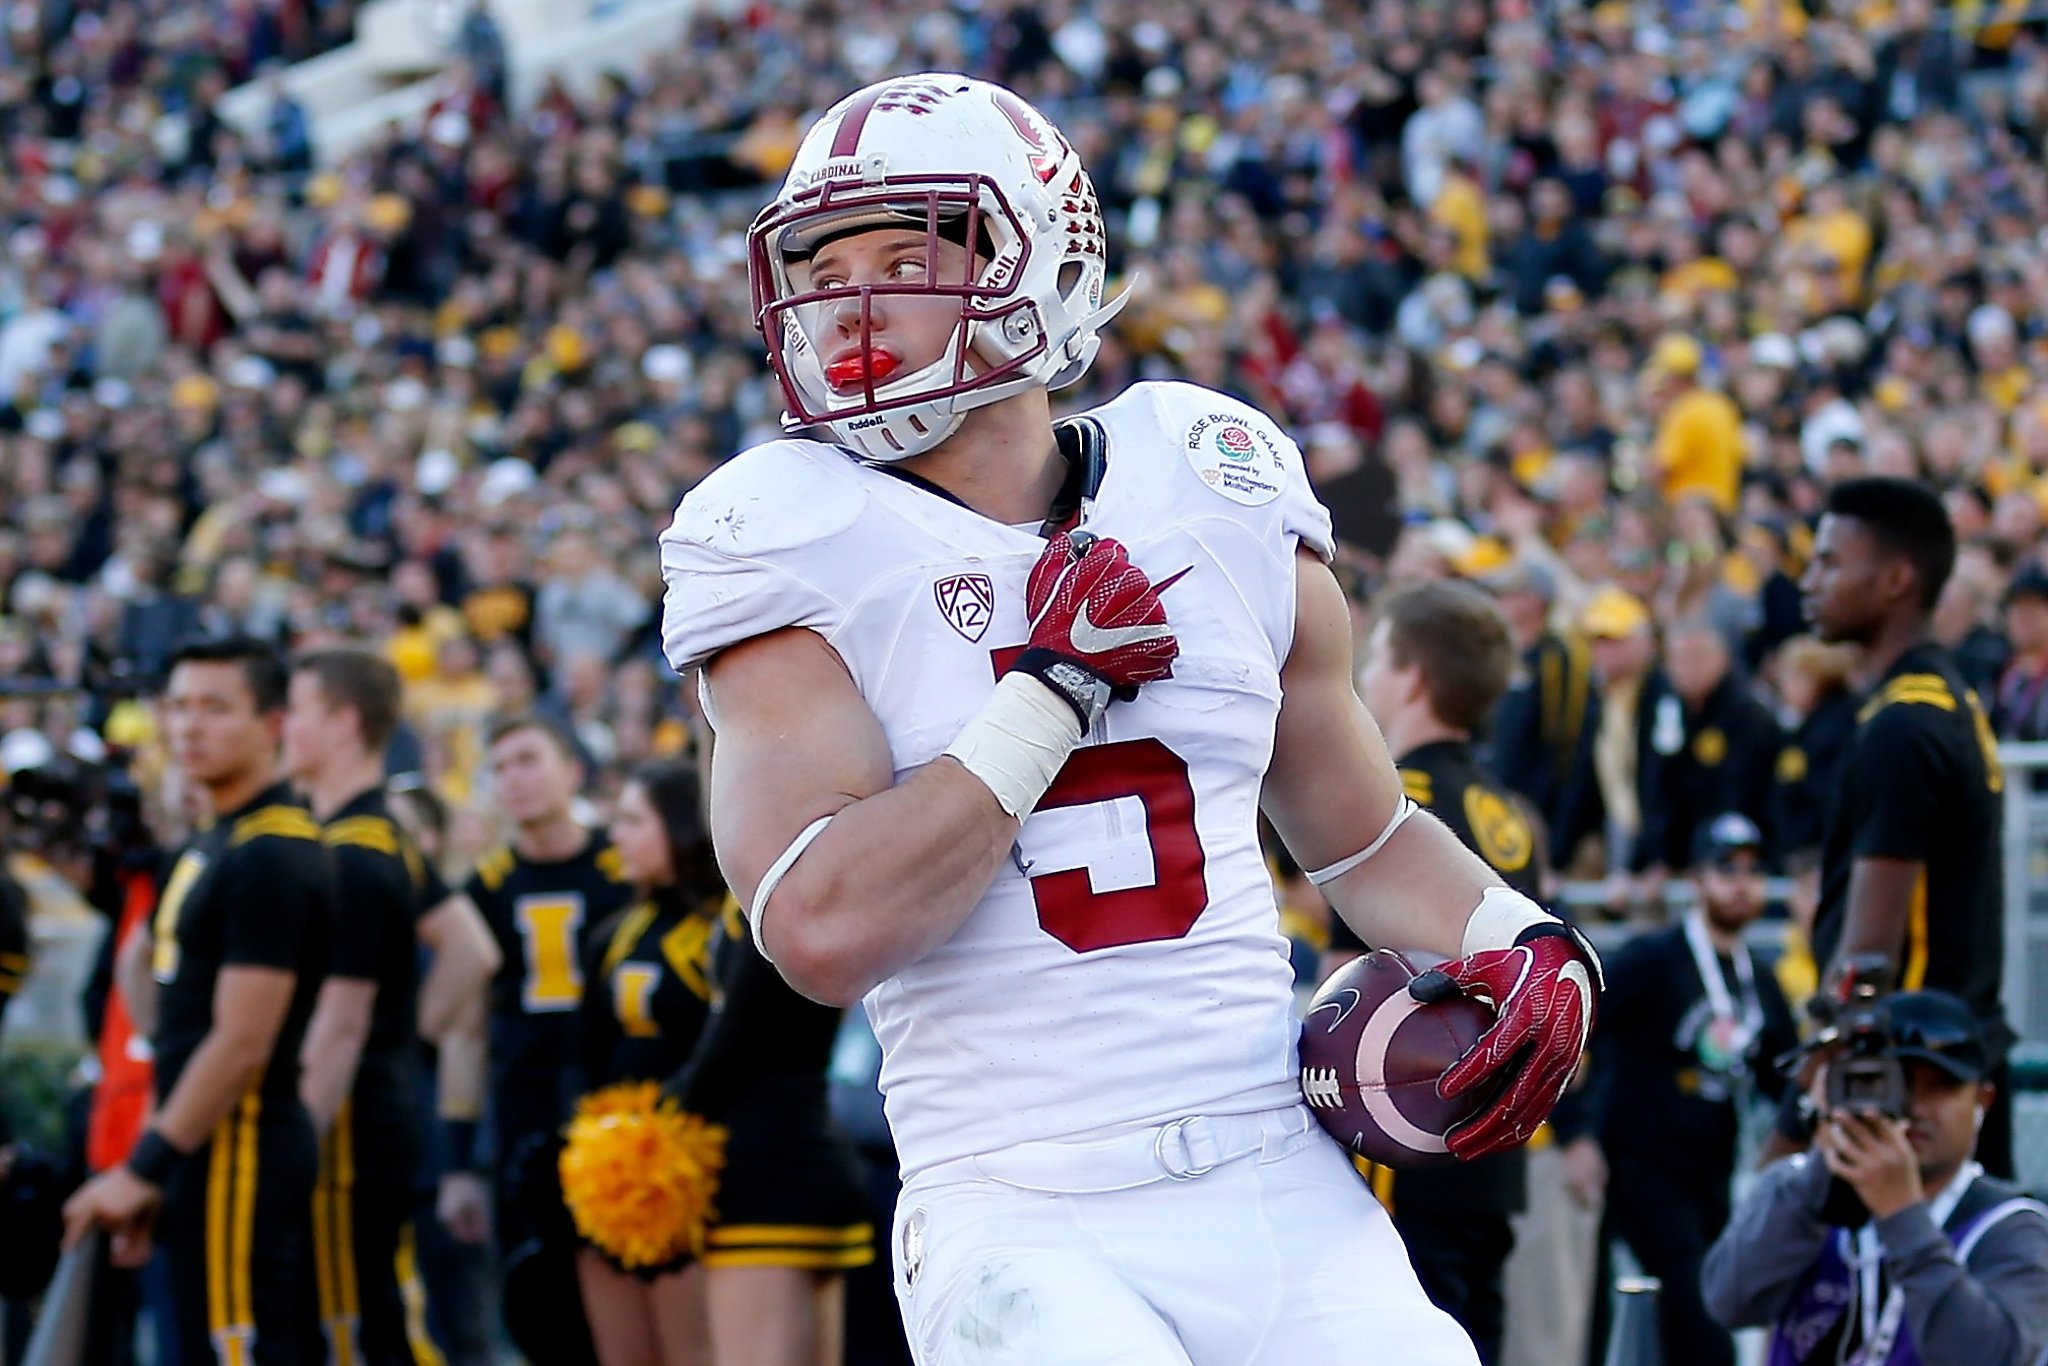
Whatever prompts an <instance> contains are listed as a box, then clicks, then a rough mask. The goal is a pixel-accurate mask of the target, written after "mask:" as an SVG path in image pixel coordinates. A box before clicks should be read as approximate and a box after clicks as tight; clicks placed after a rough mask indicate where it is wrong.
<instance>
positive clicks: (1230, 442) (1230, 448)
mask: <svg viewBox="0 0 2048 1366" xmlns="http://www.w3.org/2000/svg"><path fill="white" fill-rule="evenodd" d="M1216 449H1217V450H1219V451H1221V452H1223V458H1224V459H1225V460H1234V461H1236V462H1237V463H1238V464H1240V465H1242V464H1244V463H1245V462H1246V461H1248V460H1250V459H1251V458H1252V457H1253V456H1254V455H1256V454H1258V452H1257V450H1256V449H1255V448H1254V447H1253V446H1252V434H1251V433H1250V432H1248V431H1246V430H1245V429H1244V428H1242V427H1240V426H1238V425H1237V424H1236V423H1235V422H1226V423H1224V424H1223V425H1222V426H1220V427H1218V428H1217V429H1216Z"/></svg>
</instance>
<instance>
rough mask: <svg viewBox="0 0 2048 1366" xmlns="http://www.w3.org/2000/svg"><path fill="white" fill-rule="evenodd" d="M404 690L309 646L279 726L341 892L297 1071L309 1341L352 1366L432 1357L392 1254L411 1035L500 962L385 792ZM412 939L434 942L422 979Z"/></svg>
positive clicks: (417, 1297) (405, 1174) (363, 657)
mask: <svg viewBox="0 0 2048 1366" xmlns="http://www.w3.org/2000/svg"><path fill="white" fill-rule="evenodd" d="M400 691H401V689H400V684H399V679H398V672H397V670H396V669H394V668H392V666H391V664H390V662H389V661H387V660H385V659H384V658H383V657H382V656H380V655H376V654H372V653H370V652H369V651H367V650H358V649H330V650H321V651H316V652H314V653H312V654H309V655H306V656H304V657H303V658H301V659H299V660H297V661H296V662H295V663H294V664H293V666H292V679H291V687H290V691H289V694H288V699H289V700H288V704H287V706H286V709H285V724H284V755H285V766H286V768H287V769H288V770H289V772H290V773H291V775H292V778H293V779H294V780H295V781H296V782H297V783H298V784H299V787H300V789H301V791H303V792H304V793H305V795H306V797H307V799H308V800H309V801H310V802H311V803H312V807H313V814H314V816H315V817H316V818H317V819H319V821H320V822H321V824H322V825H323V826H324V828H325V833H326V841H327V846H328V849H329V850H330V851H331V855H332V858H333V862H334V877H335V891H336V898H337V902H338V907H337V909H338V916H337V923H336V926H335V936H334V947H333V951H332V953H331V954H330V956H329V960H328V975H327V980H326V982H325V983H324V984H323V985H322V986H321V988H320V996H319V1002H318V1004H317V1005H316V1006H315V1008H314V1011H313V1019H312V1023H311V1024H310V1025H309V1026H308V1028H307V1031H306V1045H305V1053H304V1056H303V1062H304V1075H303V1077H302V1079H301V1082H300V1094H301V1095H302V1096H303V1098H304V1100H305V1102H306V1108H307V1109H308V1110H309V1111H311V1113H312V1116H313V1124H314V1128H315V1131H316V1132H318V1133H319V1134H320V1135H321V1153H320V1177H319V1184H318V1186H317V1187H316V1189H315V1191H314V1196H313V1207H312V1220H313V1273H314V1275H313V1281H314V1287H315V1295H316V1299H317V1302H318V1306H319V1316H318V1325H319V1331H320V1332H323V1333H324V1334H325V1340H324V1344H322V1345H321V1347H320V1348H319V1349H318V1350H324V1352H325V1353H326V1355H327V1356H328V1357H329V1358H330V1359H331V1360H333V1361H336V1362H354V1363H362V1366H410V1363H414V1362H425V1361H432V1360H436V1359H437V1354H436V1353H435V1352H434V1349H433V1346H432V1342H431V1340H430V1339H429V1337H428V1336H427V1332H426V1325H425V1317H424V1314H425V1300H424V1292H423V1291H421V1290H420V1288H419V1282H418V1279H417V1276H416V1275H415V1276H411V1277H409V1278H406V1279H405V1280H404V1281H403V1283H402V1280H401V1274H400V1265H401V1261H402V1260H403V1261H405V1262H408V1263H410V1262H411V1261H412V1260H413V1259H412V1258H411V1257H409V1256H404V1257H402V1249H405V1248H409V1247H410V1246H411V1245H412V1239H411V1227H410V1214H411V1211H412V1208H413V1205H414V1204H415V1195H414V1185H415V1182H416V1179H417V1174H418V1172H419V1169H420V1164H421V1161H422V1158H423V1151H422V1150H423V1148H424V1145H425V1141H426V1134H425V1132H424V1128H423V1125H424V1123H425V1121H424V1119H423V1117H422V1116H421V1115H420V1114H419V1112H418V1111H419V1106H418V1102H417V1097H418V1095H419V1091H420V1081H421V1069H422V1066H423V1064H422V1060H421V1056H420V1050H419V1048H418V1045H417V1042H416V1036H417V1035H424V1036H425V1037H427V1038H429V1039H432V1040H434V1041H435V1042H437V1043H438V1042H440V1041H441V1040H442V1039H443V1038H444V1037H445V1036H446V1035H447V1033H448V1031H449V1029H450V1027H451V1025H452V1024H453V1023H454V1022H455V1021H457V1020H458V1019H460V1018H461V1017H462V1014H463V1011H462V1007H463V1003H464V1002H465V1001H469V1000H473V999H480V998H481V997H482V994H483V990H484V985H485V983H486V982H488V981H489V980H490V977H491V974H492V973H493V972H495V971H497V967H498V948H497V945H496V944H495V943H494V942H493V941H492V939H491V932H490V930H489V928H488V927H486V926H485V924H484V922H483V917H482V916H481V915H480V914H479V913H478V911H477V909H476V907H475V906H473V905H472V904H470V901H469V898H468V897H466V896H463V895H461V894H460V893H450V892H449V890H448V887H447V885H446V884H445V883H443V882H442V881H441V878H440V875H439V874H438V873H436V872H435V871H434V869H433V868H432V867H431V866H429V865H428V864H427V862H426V860H425V859H424V858H422V857H421V855H420V852H419V849H418V848H417V846H415V845H414V844H413V842H412V840H411V838H410V837H409V836H407V835H406V834H405V833H404V832H403V831H402V830H400V829H399V827H398V826H397V824H396V823H395V822H394V821H393V820H392V816H391V812H390V810H389V808H388V807H387V806H386V805H385V801H384V749H385V746H386V745H387V744H389V743H390V740H391V734H392V732H393V731H394V730H395V729H396V728H397V725H398V711H399V701H400ZM422 946H423V947H425V948H426V949H428V950H429V951H430V952H431V953H432V954H433V966H432V967H431V968H430V969H429V970H428V972H427V975H426V979H425V981H424V982H422V981H421V980H420V976H419V970H418V964H419V948H420V947H422ZM308 1330H309V1333H310V1332H312V1331H313V1326H312V1325H310V1324H309V1325H308ZM312 1340H313V1341H315V1342H318V1341H319V1339H318V1338H317V1337H316V1338H313V1339H312Z"/></svg>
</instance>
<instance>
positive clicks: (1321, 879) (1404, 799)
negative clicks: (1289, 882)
mask: <svg viewBox="0 0 2048 1366" xmlns="http://www.w3.org/2000/svg"><path fill="white" fill-rule="evenodd" d="M1421 809H1422V808H1421V807H1419V806H1417V805H1416V804H1415V799H1414V798H1413V797H1410V796H1409V795H1408V794H1407V793H1405V792H1404V793H1402V794H1401V802H1400V805H1398V806H1396V807H1395V808H1394V814H1393V815H1391V816H1389V817H1387V828H1386V829H1384V830H1382V831H1380V833H1379V838H1378V839H1375V840H1374V841H1373V842H1372V843H1371V844H1368V845H1366V846H1365V848H1363V849H1361V850H1359V851H1358V852H1357V853H1355V854H1353V855H1352V856H1351V857H1350V858H1345V859H1339V860H1337V861H1336V862H1335V863H1333V864H1331V865H1330V866H1329V867H1327V868H1318V869H1316V870H1315V871H1314V872H1312V873H1310V874H1308V880H1309V881H1310V882H1313V883H1314V884H1315V885H1316V886H1318V887H1320V886H1322V885H1323V884H1324V883H1326V882H1335V881H1336V880H1337V879H1338V878H1340V877H1343V876H1344V875H1345V874H1346V873H1348V872H1350V871H1351V870H1352V869H1353V868H1356V867H1357V866H1358V865H1359V864H1361V863H1364V862H1365V861H1366V860H1367V859H1369V858H1371V857H1372V856H1373V855H1374V854H1377V853H1378V852H1379V851H1380V850H1381V849H1383V848H1384V847H1386V843H1387V841H1388V840H1390V839H1392V838H1393V837H1394V832H1395V831H1396V830H1399V829H1400V828H1401V827H1402V825H1403V824H1405V823H1406V822H1407V820H1408V818H1409V817H1410V816H1412V815H1414V814H1415V813H1416V812H1417V811H1420V810H1421Z"/></svg>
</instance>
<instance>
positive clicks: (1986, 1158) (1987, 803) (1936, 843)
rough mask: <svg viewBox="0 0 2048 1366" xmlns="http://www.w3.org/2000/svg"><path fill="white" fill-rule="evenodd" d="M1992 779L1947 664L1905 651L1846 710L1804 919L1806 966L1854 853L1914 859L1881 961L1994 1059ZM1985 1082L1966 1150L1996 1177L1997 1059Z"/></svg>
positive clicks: (1820, 942) (2000, 1163)
mask: <svg viewBox="0 0 2048 1366" xmlns="http://www.w3.org/2000/svg"><path fill="white" fill-rule="evenodd" d="M2004 786H2005V780H2004V773H2003V770H2002V769H2001V768H2000V766H1999V762H1998V744H1997V740H1996V738H1995V737H1994V736H1993V734H1992V731H1991V723H1990V721H1989V719H1988V718H1987V717H1986V716H1985V714H1984V710H1983V708H1982V706H1981V705H1979V703H1978V700H1977V695H1976V693H1974V692H1972V691H1971V690H1970V689H1969V688H1968V687H1966V686H1965V685H1964V683H1963V681H1962V676H1961V675H1960V674H1959V673H1957V671H1956V667H1955V663H1954V661H1953V660H1951V659H1950V658H1949V656H1948V654H1947V652H1946V651H1944V650H1942V649H1941V648H1940V647H1939V646H1936V645H1933V644H1925V645H1920V646H1917V647H1915V648H1914V649H1911V650H1908V651H1907V652H1906V653H1905V654H1904V655H1902V656H1900V657H1899V660H1898V662H1896V663H1895V664H1893V665H1892V667H1891V668H1890V669H1889V670H1888V671H1887V672H1886V673H1885V676H1884V677H1883V678H1882V679H1881V680H1880V681H1879V682H1878V684H1877V685H1876V687H1875V688H1874V689H1873V690H1872V691H1871V693H1870V694H1869V695H1868V696H1867V697H1866V698H1865V699H1864V700H1863V702H1862V705H1861V706H1860V708H1859V709H1858V711H1857V713H1856V732H1855V734H1854V735H1853V736H1852V737H1851V738H1850V740H1849V745H1848V748H1847V750H1846V751H1845V752H1844V754H1843V756H1842V761H1841V770H1840V779H1839V781H1838V782H1837V783H1836V786H1835V792H1834V802H1833V805H1832V806H1831V807H1830V808H1829V810H1828V822H1827V834H1826V838H1825V840H1824V842H1823V844H1822V851H1821V887H1820V909H1819V910H1818V912H1817V913H1816V914H1815V917H1814V923H1813V957H1814V961H1815V962H1816V963H1819V964H1821V965H1822V968H1823V970H1825V969H1826V966H1827V965H1828V964H1829V963H1830V962H1831V961H1832V960H1833V958H1834V956H1835V951H1836V949H1837V948H1838V947H1839V946H1840V944H1841V942H1842V932H1843V928H1844V926H1845V924H1846V921H1847V918H1848V906H1849V876H1850V872H1851V870H1852V869H1853V867H1854V865H1855V862H1856V860H1857V859H1861V858H1880V859H1886V858H1888V859H1906V860H1911V861H1915V862H1919V863H1922V864H1924V865H1925V875H1924V876H1923V877H1922V878H1921V880H1920V883H1919V886H1918V887H1917V888H1916V889H1915V890H1914V894H1913V902H1912V908H1911V911H1910V913H1909V915H1908V918H1907V923H1906V938H1905V942H1904V943H1903V944H1901V945H1900V946H1899V951H1898V953H1897V955H1896V957H1895V960H1894V962H1895V965H1896V967H1897V972H1898V984H1899V986H1900V987H1901V988H1902V989H1903V990H1907V991H1917V990H1920V989H1922V988H1933V989H1937V990H1941V991H1946V992H1950V993H1952V994H1954V995H1956V996H1960V997H1961V998H1962V999H1963V1000H1965V1001H1967V1002H1968V1003H1969V1004H1970V1007H1971V1009H1972V1010H1974V1011H1975V1012H1976V1014H1977V1018H1978V1019H1980V1020H1982V1021H1983V1022H1984V1027H1985V1032H1986V1035H1987V1037H1988V1038H1989V1039H1990V1040H1991V1044H1992V1050H1993V1055H1994V1056H1995V1057H1997V1058H2000V1059H2001V1060H2002V1059H2003V1058H2004V1056H2005V1052H2006V1050H2007V1049H2008V1048H2009V1047H2011V1044H2012V1038H2013V1035H2012V1031H2011V1030H2010V1029H2009V1028H2007V1026H2006V1022H2005V1012H2004V1010H2003V1009H2002V1007H2001V1006H2000V1004H1999V995H1998V993H1999V984H2000V979H2001V976H2002V974H2003V971H2004V959H2005V941H2004V925H2005V877H2004V862H2003V857H2002V855H2003V850H2002V848H2001V844H2002V839H2003V835H2002V831H2003V828H2004V821H2003V813H2004V805H2003V800H2002V798H2001V796H2000V793H2002V792H2003V790H2004ZM1993 1080H1994V1082H1996V1084H1997V1085H1998V1088H1999V1089H1998V1096H1999V1100H1998V1102H1997V1103H1995V1104H1994V1105H1993V1107H1992V1112H1991V1114H1989V1115H1987V1117H1986V1119H1985V1124H1984V1129H1983V1131H1982V1133H1981V1134H1980V1135H1979V1137H1978V1141H1977V1157H1978V1160H1979V1161H1981V1162H1983V1163H1984V1165H1985V1167H1986V1168H1987V1169H1990V1170H1992V1171H1993V1172H1999V1173H2005V1174H2009V1173H2010V1171H2011V1146H2012V1136H2011V1127H2010V1126H2011V1119H2010V1116H2011V1110H2010V1104H2009V1102H2008V1101H2006V1099H2005V1097H2006V1094H2007V1090H2008V1088H2007V1087H2006V1085H2005V1077H2004V1073H2003V1063H2002V1061H2001V1064H2000V1070H1999V1072H1998V1074H1997V1075H1996V1076H1994V1078H1993Z"/></svg>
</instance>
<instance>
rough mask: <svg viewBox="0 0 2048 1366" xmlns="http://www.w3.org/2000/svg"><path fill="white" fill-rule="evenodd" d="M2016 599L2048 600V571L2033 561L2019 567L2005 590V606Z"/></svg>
mask: <svg viewBox="0 0 2048 1366" xmlns="http://www.w3.org/2000/svg"><path fill="white" fill-rule="evenodd" d="M2016 598H2048V569H2044V568H2042V567H2041V565H2040V564H2039V563H2037V562H2035V561H2033V560H2029V561H2028V562H2027V563H2026V564H2024V565H2022V566H2020V572H2019V573H2017V574H2015V575H2013V580H2012V584H2011V585H2010V586H2009V587H2008V588H2007V589H2006V590H2005V602H2006V605H2007V606H2011V605H2012V603H2013V601H2014V599H2016Z"/></svg>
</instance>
